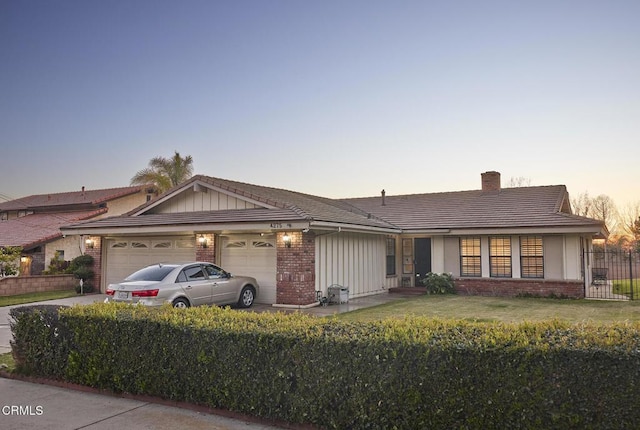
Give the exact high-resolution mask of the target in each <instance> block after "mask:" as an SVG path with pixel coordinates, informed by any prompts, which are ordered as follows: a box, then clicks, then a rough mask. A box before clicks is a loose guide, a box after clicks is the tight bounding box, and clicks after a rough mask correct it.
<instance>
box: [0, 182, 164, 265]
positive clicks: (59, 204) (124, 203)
mask: <svg viewBox="0 0 640 430" xmlns="http://www.w3.org/2000/svg"><path fill="white" fill-rule="evenodd" d="M153 196H155V194H154V191H153V189H152V188H151V187H150V186H149V185H144V186H133V187H125V188H111V189H104V190H85V189H84V187H82V189H81V190H80V191H72V192H66V193H55V194H39V195H32V196H28V197H23V198H20V199H16V200H11V201H8V202H4V203H0V247H3V246H19V247H22V249H23V254H22V258H21V263H20V269H21V270H20V272H21V274H22V275H39V274H41V273H42V272H43V270H45V269H46V268H47V267H48V265H49V262H50V261H51V259H53V258H54V257H55V256H56V252H57V253H58V258H60V259H62V260H67V261H69V260H72V259H73V258H75V257H77V256H79V255H81V254H82V253H83V252H84V250H85V249H84V246H85V242H84V241H81V240H80V238H78V237H64V235H63V234H62V232H61V231H60V227H62V226H64V225H67V224H72V223H77V222H78V221H82V220H90V219H99V218H102V217H105V216H114V215H121V214H123V213H126V212H128V211H130V210H131V209H133V208H135V207H138V206H140V205H141V204H143V203H145V202H147V201H148V200H150V199H151V198H152V197H153Z"/></svg>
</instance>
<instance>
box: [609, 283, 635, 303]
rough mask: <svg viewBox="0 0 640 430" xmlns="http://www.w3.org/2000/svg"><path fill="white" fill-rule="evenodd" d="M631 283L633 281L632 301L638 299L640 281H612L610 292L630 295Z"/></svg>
mask: <svg viewBox="0 0 640 430" xmlns="http://www.w3.org/2000/svg"><path fill="white" fill-rule="evenodd" d="M631 281H633V297H634V299H636V298H638V297H640V279H633V280H631V279H621V280H615V281H612V284H613V287H612V290H611V291H613V292H614V293H615V294H625V295H627V296H628V295H630V294H631Z"/></svg>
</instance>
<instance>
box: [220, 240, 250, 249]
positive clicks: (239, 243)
mask: <svg viewBox="0 0 640 430" xmlns="http://www.w3.org/2000/svg"><path fill="white" fill-rule="evenodd" d="M224 247H225V248H246V247H247V242H246V241H244V240H234V241H229V242H227V243H226V245H225V246H224Z"/></svg>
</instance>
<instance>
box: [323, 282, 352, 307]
mask: <svg viewBox="0 0 640 430" xmlns="http://www.w3.org/2000/svg"><path fill="white" fill-rule="evenodd" d="M327 296H328V298H329V303H338V304H340V303H347V302H348V301H349V287H343V286H342V285H338V284H333V285H330V286H329V288H328V289H327Z"/></svg>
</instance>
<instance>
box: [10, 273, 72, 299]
mask: <svg viewBox="0 0 640 430" xmlns="http://www.w3.org/2000/svg"><path fill="white" fill-rule="evenodd" d="M77 282H78V280H77V279H76V278H75V277H74V276H73V275H52V276H20V277H9V278H2V279H0V296H15V295H18V294H28V293H42V292H45V291H59V290H73V289H74V288H75V287H76V285H77Z"/></svg>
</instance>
